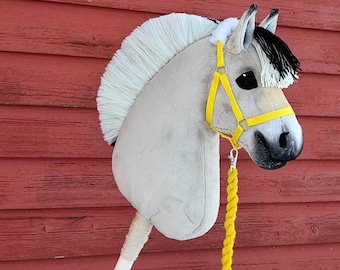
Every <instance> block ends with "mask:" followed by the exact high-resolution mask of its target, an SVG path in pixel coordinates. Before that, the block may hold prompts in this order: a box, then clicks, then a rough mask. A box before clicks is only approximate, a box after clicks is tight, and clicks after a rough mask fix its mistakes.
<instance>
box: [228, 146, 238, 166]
mask: <svg viewBox="0 0 340 270" xmlns="http://www.w3.org/2000/svg"><path fill="white" fill-rule="evenodd" d="M229 159H230V170H232V169H233V168H235V169H236V164H237V159H238V151H237V150H236V149H235V148H233V149H231V150H230V153H229Z"/></svg>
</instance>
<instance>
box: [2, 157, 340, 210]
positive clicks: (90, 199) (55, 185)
mask: <svg viewBox="0 0 340 270" xmlns="http://www.w3.org/2000/svg"><path fill="white" fill-rule="evenodd" d="M337 164H338V161H336V160H334V161H295V162H292V163H290V164H289V165H287V166H286V167H284V168H282V169H280V170H276V171H265V170H262V169H260V168H258V167H257V166H256V165H255V164H253V162H252V161H250V160H240V161H239V163H238V169H239V197H240V203H242V204H243V203H248V204H249V203H284V202H331V201H333V202H337V201H340V177H339V175H340V168H339V167H338V166H337ZM228 169H229V164H228V161H227V160H222V163H221V194H222V195H221V201H222V203H225V202H226V199H225V188H226V180H225V179H226V177H227V170H228ZM129 205H130V204H129V202H128V201H127V200H126V199H125V198H123V196H122V195H121V194H120V192H119V190H118V188H117V186H116V184H115V182H114V179H113V176H112V172H111V160H110V159H33V160H32V159H31V160H29V159H0V210H13V209H52V208H60V209H61V208H74V207H81V208H84V207H119V206H129Z"/></svg>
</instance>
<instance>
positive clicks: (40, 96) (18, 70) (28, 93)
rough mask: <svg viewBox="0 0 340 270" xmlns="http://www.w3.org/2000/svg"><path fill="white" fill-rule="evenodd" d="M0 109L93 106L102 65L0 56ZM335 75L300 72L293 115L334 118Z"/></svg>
mask: <svg viewBox="0 0 340 270" xmlns="http://www.w3.org/2000/svg"><path fill="white" fill-rule="evenodd" d="M0 58H1V61H0V78H1V79H0V104H8V105H35V106H59V107H85V108H95V107H96V95H97V89H98V87H99V84H100V77H101V75H102V73H103V72H104V70H105V66H106V65H107V60H104V59H93V58H82V57H63V56H50V55H37V54H21V53H1V52H0ZM339 85H340V76H335V75H325V74H310V73H302V74H301V78H300V80H299V81H298V82H297V83H295V84H293V85H292V86H291V87H290V88H288V89H287V90H285V93H286V95H287V97H288V100H289V101H290V102H291V104H292V106H293V107H294V110H295V111H296V113H297V114H298V115H304V116H306V115H307V116H337V117H339V116H340V111H339V110H334V108H336V107H337V106H338V102H339V100H340V91H338V86H339Z"/></svg>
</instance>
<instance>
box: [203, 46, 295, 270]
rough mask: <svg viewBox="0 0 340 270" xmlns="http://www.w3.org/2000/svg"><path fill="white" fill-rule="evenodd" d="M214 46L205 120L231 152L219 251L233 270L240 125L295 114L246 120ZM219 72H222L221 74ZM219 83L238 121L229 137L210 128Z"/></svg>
mask: <svg viewBox="0 0 340 270" xmlns="http://www.w3.org/2000/svg"><path fill="white" fill-rule="evenodd" d="M216 46H217V66H216V70H215V72H214V75H213V79H212V82H211V86H210V91H209V95H208V99H207V106H206V120H207V122H208V124H209V126H210V127H211V128H212V129H213V130H214V131H216V132H217V133H219V134H220V136H221V137H223V138H226V139H228V140H229V141H230V143H231V145H232V146H233V149H232V150H231V151H230V155H229V158H230V160H231V166H230V170H229V171H228V185H227V194H228V195H227V207H226V210H227V211H226V215H225V222H224V228H225V231H226V235H225V239H224V241H223V248H222V270H231V269H232V261H233V253H234V251H233V248H234V243H235V237H236V230H235V221H236V215H237V204H238V195H237V192H238V171H237V168H236V163H237V157H238V152H237V149H241V148H242V147H241V146H240V145H239V144H238V139H239V138H240V137H241V135H242V132H243V131H244V128H243V127H242V126H241V123H242V122H243V124H244V125H246V126H247V127H250V126H255V125H259V124H262V123H264V122H267V121H270V120H273V119H276V118H279V117H282V116H286V115H294V114H295V113H294V111H293V109H292V108H291V107H287V108H283V109H279V110H275V111H271V112H268V113H265V114H260V115H257V116H254V117H250V118H245V117H244V115H243V113H242V111H241V109H240V107H239V106H238V104H237V101H236V99H235V96H234V94H233V91H232V90H231V87H230V83H229V79H228V76H227V74H226V67H225V63H224V54H223V43H222V41H220V40H218V41H217V43H216ZM220 71H222V72H220ZM220 82H221V84H222V86H223V88H224V90H225V92H226V94H227V96H228V98H229V100H230V105H231V109H232V110H233V113H234V115H235V118H236V120H237V123H238V125H237V127H236V128H235V130H234V133H233V134H232V136H228V135H227V134H225V133H223V132H220V131H219V130H217V129H216V128H215V127H214V125H213V115H214V108H215V99H216V95H217V90H218V86H219V83H220Z"/></svg>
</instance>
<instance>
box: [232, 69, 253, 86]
mask: <svg viewBox="0 0 340 270" xmlns="http://www.w3.org/2000/svg"><path fill="white" fill-rule="evenodd" d="M236 83H237V84H238V86H239V87H241V88H242V89H245V90H250V89H253V88H256V87H257V81H256V79H255V75H254V73H253V72H252V71H247V72H245V73H243V74H242V75H241V76H240V77H238V78H237V79H236Z"/></svg>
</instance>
